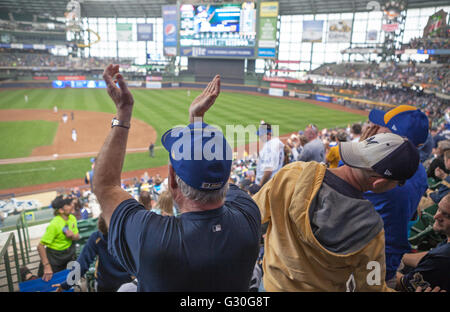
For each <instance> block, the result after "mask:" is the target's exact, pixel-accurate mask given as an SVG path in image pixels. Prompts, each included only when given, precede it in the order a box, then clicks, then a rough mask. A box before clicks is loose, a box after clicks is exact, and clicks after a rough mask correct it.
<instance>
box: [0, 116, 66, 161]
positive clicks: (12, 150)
mask: <svg viewBox="0 0 450 312" xmlns="http://www.w3.org/2000/svg"><path fill="white" fill-rule="evenodd" d="M57 129H58V123H57V122H51V121H43V120H35V121H6V122H0V146H6V147H8V148H2V149H0V158H19V157H27V156H30V154H31V152H32V150H33V148H35V147H37V146H43V145H51V144H52V142H53V138H54V137H55V134H56V130H57Z"/></svg>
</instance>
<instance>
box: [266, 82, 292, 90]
mask: <svg viewBox="0 0 450 312" xmlns="http://www.w3.org/2000/svg"><path fill="white" fill-rule="evenodd" d="M270 87H271V88H281V89H287V87H288V86H287V84H285V83H276V82H271V83H270Z"/></svg>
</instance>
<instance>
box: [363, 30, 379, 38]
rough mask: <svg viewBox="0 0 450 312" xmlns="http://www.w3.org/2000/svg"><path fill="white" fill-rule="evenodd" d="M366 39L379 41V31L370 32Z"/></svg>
mask: <svg viewBox="0 0 450 312" xmlns="http://www.w3.org/2000/svg"><path fill="white" fill-rule="evenodd" d="M366 39H367V41H377V39H378V31H377V30H369V31H367V36H366Z"/></svg>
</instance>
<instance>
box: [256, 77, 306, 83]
mask: <svg viewBox="0 0 450 312" xmlns="http://www.w3.org/2000/svg"><path fill="white" fill-rule="evenodd" d="M263 80H264V81H272V82H282V83H306V81H305V80H299V79H292V78H284V77H267V76H264V77H263Z"/></svg>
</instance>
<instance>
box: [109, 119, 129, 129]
mask: <svg viewBox="0 0 450 312" xmlns="http://www.w3.org/2000/svg"><path fill="white" fill-rule="evenodd" d="M116 126H117V127H122V128H125V129H130V122H127V121H120V120H119V119H117V118H116V117H114V118H113V119H112V120H111V128H113V127H116Z"/></svg>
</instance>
